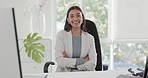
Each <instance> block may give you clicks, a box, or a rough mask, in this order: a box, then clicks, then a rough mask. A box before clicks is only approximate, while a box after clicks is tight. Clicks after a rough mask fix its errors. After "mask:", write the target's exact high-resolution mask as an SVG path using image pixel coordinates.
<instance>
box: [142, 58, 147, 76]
mask: <svg viewBox="0 0 148 78" xmlns="http://www.w3.org/2000/svg"><path fill="white" fill-rule="evenodd" d="M143 78H148V56H147V59H146V64H145V71H144V75H143Z"/></svg>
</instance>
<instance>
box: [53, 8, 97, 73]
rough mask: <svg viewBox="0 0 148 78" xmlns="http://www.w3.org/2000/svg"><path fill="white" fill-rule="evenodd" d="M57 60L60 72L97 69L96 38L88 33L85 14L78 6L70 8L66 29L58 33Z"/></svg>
mask: <svg viewBox="0 0 148 78" xmlns="http://www.w3.org/2000/svg"><path fill="white" fill-rule="evenodd" d="M55 60H56V62H57V64H58V66H57V70H56V71H58V72H66V71H67V72H74V71H94V70H95V67H96V60H97V55H96V50H95V43H94V38H93V36H92V35H90V34H88V33H87V30H86V27H85V18H84V14H83V12H82V10H81V9H80V8H79V7H78V6H72V7H71V8H69V10H68V11H67V17H66V22H65V27H64V30H61V31H59V32H58V33H57V37H56V46H55Z"/></svg>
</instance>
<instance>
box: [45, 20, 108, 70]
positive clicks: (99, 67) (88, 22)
mask: <svg viewBox="0 0 148 78" xmlns="http://www.w3.org/2000/svg"><path fill="white" fill-rule="evenodd" d="M86 29H87V30H88V33H90V34H91V35H92V36H94V39H95V46H96V52H97V65H96V68H95V70H96V71H102V70H107V69H108V65H103V67H102V53H101V45H100V40H99V35H98V31H97V28H96V25H95V23H94V22H93V21H91V20H87V19H86ZM49 65H54V62H46V64H45V65H44V70H43V71H44V73H48V66H49ZM102 68H103V69H102Z"/></svg>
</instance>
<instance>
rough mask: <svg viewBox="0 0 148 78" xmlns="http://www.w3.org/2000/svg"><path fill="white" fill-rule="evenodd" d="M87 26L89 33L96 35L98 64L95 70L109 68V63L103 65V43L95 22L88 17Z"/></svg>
mask: <svg viewBox="0 0 148 78" xmlns="http://www.w3.org/2000/svg"><path fill="white" fill-rule="evenodd" d="M86 28H87V30H88V33H89V34H91V35H92V36H94V39H95V46H96V52H97V66H96V68H95V70H96V71H102V70H107V69H108V65H103V67H102V53H101V45H100V39H99V34H98V31H97V28H96V25H95V23H94V22H93V21H91V20H88V19H86ZM102 68H103V69H102Z"/></svg>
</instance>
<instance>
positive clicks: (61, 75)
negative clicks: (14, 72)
mask: <svg viewBox="0 0 148 78" xmlns="http://www.w3.org/2000/svg"><path fill="white" fill-rule="evenodd" d="M121 74H122V75H131V73H129V72H128V71H127V69H121V70H107V71H85V72H54V73H49V74H47V73H36V74H33V73H32V74H24V77H23V78H45V76H46V75H47V77H46V78H116V77H118V76H119V75H121ZM118 78H125V77H118ZM126 78H128V77H126ZM130 78H140V77H130Z"/></svg>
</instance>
